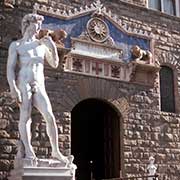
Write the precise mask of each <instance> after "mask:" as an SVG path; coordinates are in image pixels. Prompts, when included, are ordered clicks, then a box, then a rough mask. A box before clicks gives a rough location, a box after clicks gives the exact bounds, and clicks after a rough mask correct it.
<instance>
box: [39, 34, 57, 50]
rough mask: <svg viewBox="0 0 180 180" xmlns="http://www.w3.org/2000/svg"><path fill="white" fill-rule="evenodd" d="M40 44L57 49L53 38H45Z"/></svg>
mask: <svg viewBox="0 0 180 180" xmlns="http://www.w3.org/2000/svg"><path fill="white" fill-rule="evenodd" d="M40 43H41V44H44V45H45V46H46V47H47V48H48V49H54V48H56V44H55V42H54V41H53V40H52V38H51V36H44V37H43V38H42V39H40Z"/></svg>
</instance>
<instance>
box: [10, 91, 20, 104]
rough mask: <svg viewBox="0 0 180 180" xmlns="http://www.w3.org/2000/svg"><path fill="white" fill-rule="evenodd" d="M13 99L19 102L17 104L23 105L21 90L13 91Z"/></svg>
mask: <svg viewBox="0 0 180 180" xmlns="http://www.w3.org/2000/svg"><path fill="white" fill-rule="evenodd" d="M10 93H11V97H12V98H13V99H15V100H16V101H17V103H22V97H21V92H20V90H19V89H13V90H11V92H10Z"/></svg>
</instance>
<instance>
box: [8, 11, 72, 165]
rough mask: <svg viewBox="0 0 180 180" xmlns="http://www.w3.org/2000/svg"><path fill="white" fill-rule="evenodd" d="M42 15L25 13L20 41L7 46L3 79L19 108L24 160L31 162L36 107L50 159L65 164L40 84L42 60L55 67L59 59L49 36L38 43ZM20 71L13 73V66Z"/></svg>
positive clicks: (41, 84) (34, 156)
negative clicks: (7, 52)
mask: <svg viewBox="0 0 180 180" xmlns="http://www.w3.org/2000/svg"><path fill="white" fill-rule="evenodd" d="M42 21H43V16H40V15H37V14H27V15H25V16H24V18H23V20H22V35H23V37H22V39H19V40H17V41H14V42H12V43H11V45H10V47H9V55H8V62H7V79H8V83H9V86H10V93H11V96H12V98H14V99H16V101H17V102H18V104H19V107H20V120H19V125H18V127H19V133H20V139H21V141H22V142H23V145H24V148H25V158H28V159H35V158H36V155H35V153H34V150H33V147H32V145H31V110H32V106H34V107H36V108H37V109H38V110H39V111H40V113H41V114H42V116H43V118H44V119H45V121H46V130H47V135H48V137H49V140H50V144H51V147H52V157H53V158H55V159H58V160H59V161H61V162H63V163H65V164H68V163H69V158H68V157H66V156H64V155H62V153H61V152H60V150H59V147H58V131H57V125H56V122H55V117H54V115H53V112H52V107H51V103H50V100H49V98H48V96H47V93H46V90H45V84H44V61H45V60H46V61H47V62H48V64H49V65H50V66H52V67H53V68H57V67H58V64H59V57H58V52H57V48H56V46H55V43H54V41H53V40H52V38H51V37H50V36H45V37H44V38H42V39H40V40H38V39H37V38H36V35H37V34H38V32H39V30H40V29H41V24H42ZM17 63H18V64H19V67H20V70H19V72H18V74H17V77H16V74H15V67H16V64H17Z"/></svg>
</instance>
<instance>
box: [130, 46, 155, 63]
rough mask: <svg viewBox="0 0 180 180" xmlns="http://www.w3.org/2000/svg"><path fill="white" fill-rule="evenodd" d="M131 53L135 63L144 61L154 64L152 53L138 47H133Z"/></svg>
mask: <svg viewBox="0 0 180 180" xmlns="http://www.w3.org/2000/svg"><path fill="white" fill-rule="evenodd" d="M131 52H132V55H133V58H135V59H134V60H135V61H144V62H145V63H147V64H152V63H153V58H152V53H151V52H150V51H148V50H147V51H145V50H143V49H141V48H140V47H139V46H137V45H136V46H133V47H132V49H131Z"/></svg>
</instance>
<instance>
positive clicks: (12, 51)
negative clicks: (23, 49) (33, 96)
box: [7, 42, 21, 102]
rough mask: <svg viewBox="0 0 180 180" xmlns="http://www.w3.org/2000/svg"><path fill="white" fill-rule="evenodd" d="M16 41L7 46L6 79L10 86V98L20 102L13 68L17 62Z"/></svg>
mask: <svg viewBox="0 0 180 180" xmlns="http://www.w3.org/2000/svg"><path fill="white" fill-rule="evenodd" d="M16 47H17V46H16V42H12V43H11V44H10V46H9V51H8V60H7V80H8V84H9V87H10V93H11V96H12V98H15V99H17V100H18V102H21V95H20V91H19V89H18V87H17V85H16V77H15V68H16V63H17V57H18V55H17V50H16Z"/></svg>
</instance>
